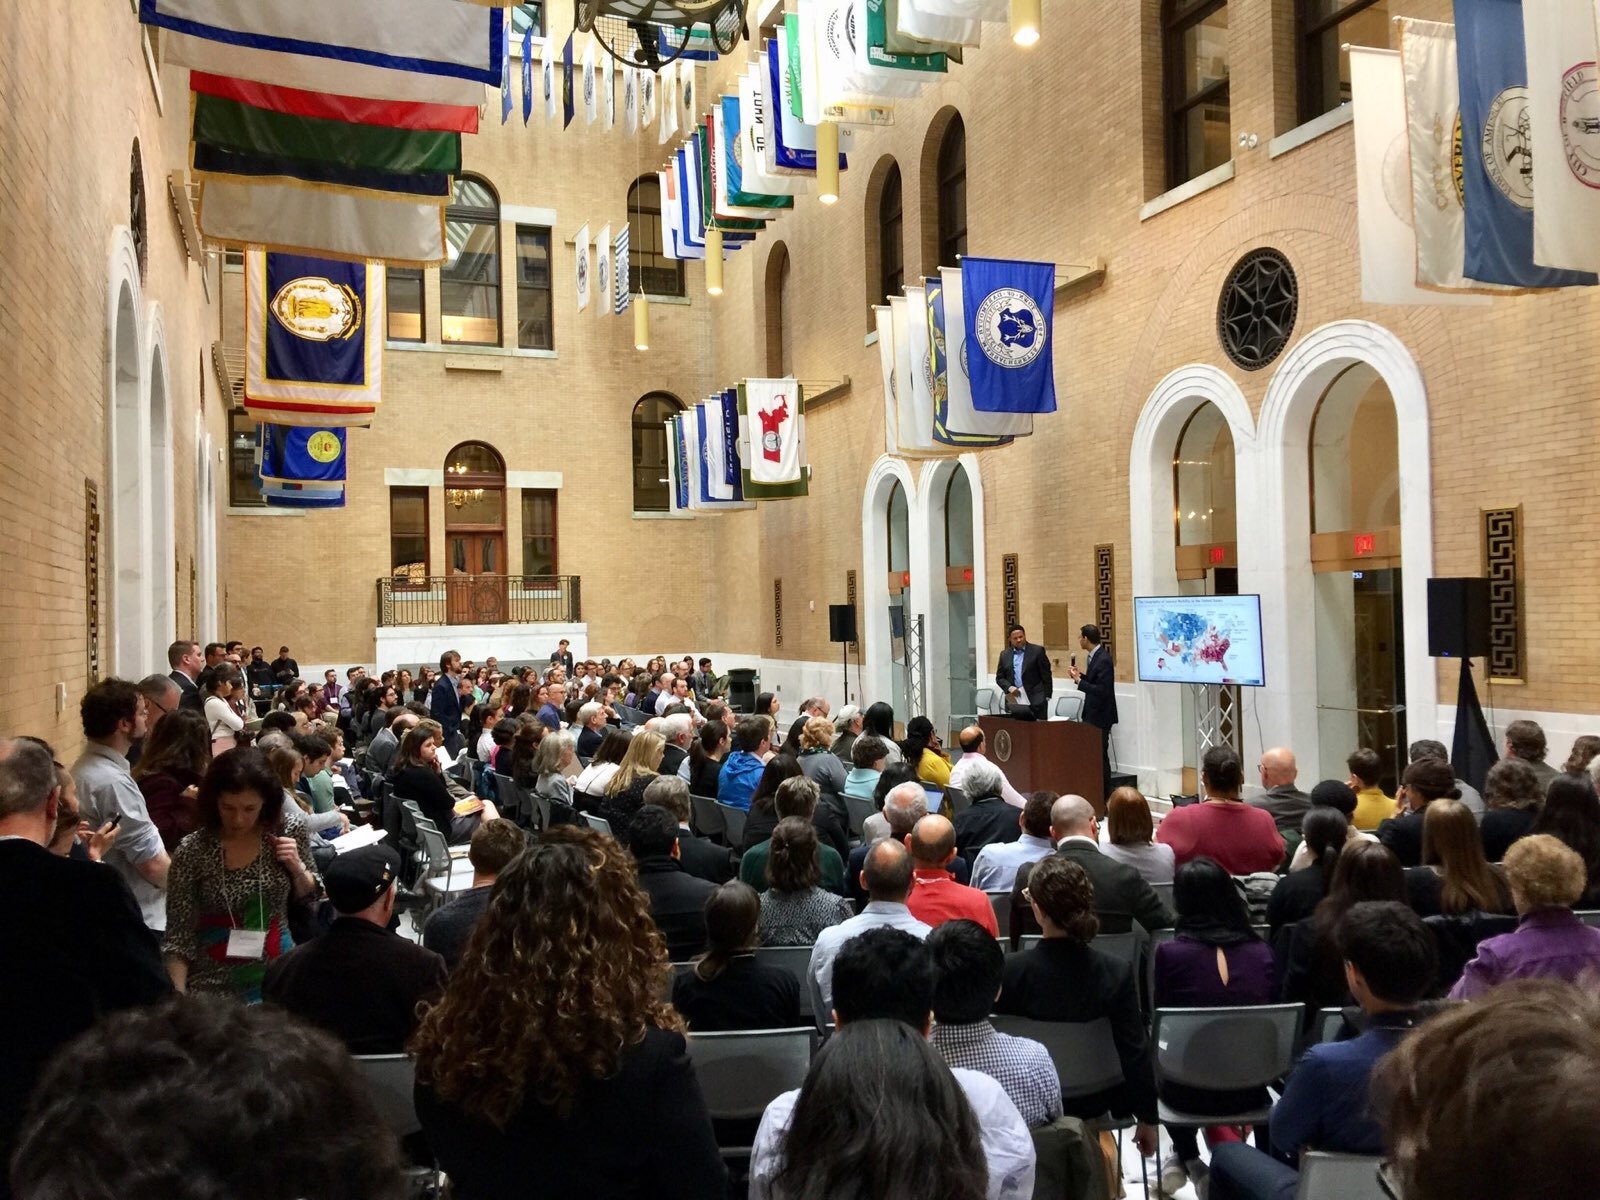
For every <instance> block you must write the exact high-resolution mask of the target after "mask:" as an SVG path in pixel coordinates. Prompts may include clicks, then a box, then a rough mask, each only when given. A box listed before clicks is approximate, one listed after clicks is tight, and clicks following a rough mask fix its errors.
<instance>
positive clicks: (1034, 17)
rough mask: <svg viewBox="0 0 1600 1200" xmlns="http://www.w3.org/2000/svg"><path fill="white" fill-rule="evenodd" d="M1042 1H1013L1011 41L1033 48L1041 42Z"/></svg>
mask: <svg viewBox="0 0 1600 1200" xmlns="http://www.w3.org/2000/svg"><path fill="white" fill-rule="evenodd" d="M1042 7H1043V6H1042V3H1041V0H1011V40H1012V41H1013V42H1015V43H1016V44H1017V45H1019V46H1031V45H1033V44H1034V43H1035V42H1037V41H1038V40H1039V22H1040V17H1041V11H1040V10H1041V8H1042Z"/></svg>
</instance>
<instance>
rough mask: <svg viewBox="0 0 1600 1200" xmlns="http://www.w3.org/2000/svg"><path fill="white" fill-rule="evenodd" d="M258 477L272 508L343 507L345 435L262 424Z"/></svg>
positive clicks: (258, 435)
mask: <svg viewBox="0 0 1600 1200" xmlns="http://www.w3.org/2000/svg"><path fill="white" fill-rule="evenodd" d="M256 477H257V482H258V484H259V486H260V488H261V494H262V496H263V497H264V498H265V500H266V502H267V504H268V505H269V506H272V507H275V508H342V507H344V500H345V490H344V479H345V439H344V431H343V430H342V429H337V428H327V429H318V428H315V427H309V426H306V427H302V426H285V425H258V426H257V427H256Z"/></svg>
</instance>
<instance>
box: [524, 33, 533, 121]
mask: <svg viewBox="0 0 1600 1200" xmlns="http://www.w3.org/2000/svg"><path fill="white" fill-rule="evenodd" d="M532 119H533V26H532V25H529V26H528V27H527V28H526V29H524V30H523V31H522V125H523V128H527V125H528V122H529V121H530V120H532Z"/></svg>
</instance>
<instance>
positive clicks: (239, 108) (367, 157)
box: [191, 95, 461, 174]
mask: <svg viewBox="0 0 1600 1200" xmlns="http://www.w3.org/2000/svg"><path fill="white" fill-rule="evenodd" d="M191 136H192V137H193V140H194V141H196V142H203V143H205V144H206V145H209V146H215V147H217V148H218V149H221V150H231V151H236V152H239V153H244V154H260V155H266V156H268V157H274V158H292V159H303V160H307V161H311V162H325V163H333V164H336V165H338V166H343V167H369V168H371V169H373V170H375V171H393V172H396V173H406V172H420V171H446V172H449V173H451V174H454V173H456V172H458V171H460V170H461V135H460V134H459V133H438V132H435V131H432V130H412V129H393V128H390V127H387V126H382V125H352V124H350V123H349V122H347V121H329V120H325V119H323V118H320V117H296V116H290V115H288V114H285V113H277V112H270V111H268V110H267V109H264V108H253V107H251V106H250V105H248V104H241V103H239V102H238V101H237V100H225V99H223V98H221V97H219V96H205V95H196V96H195V97H194V119H193V129H192V134H191Z"/></svg>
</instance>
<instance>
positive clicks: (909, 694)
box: [904, 613, 928, 721]
mask: <svg viewBox="0 0 1600 1200" xmlns="http://www.w3.org/2000/svg"><path fill="white" fill-rule="evenodd" d="M926 649H927V648H926V646H925V645H924V643H923V629H922V614H921V613H918V614H917V615H916V616H914V617H911V618H910V619H909V620H907V621H906V657H905V671H906V712H905V714H904V719H905V720H907V721H909V720H910V719H911V718H912V717H916V716H922V715H923V714H924V713H925V711H926V708H927V696H928V689H927V665H928V664H927V655H926Z"/></svg>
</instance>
